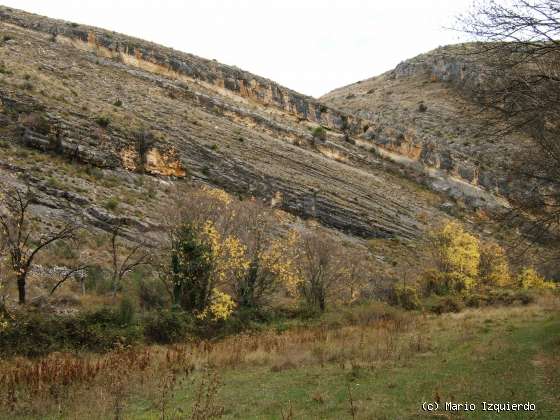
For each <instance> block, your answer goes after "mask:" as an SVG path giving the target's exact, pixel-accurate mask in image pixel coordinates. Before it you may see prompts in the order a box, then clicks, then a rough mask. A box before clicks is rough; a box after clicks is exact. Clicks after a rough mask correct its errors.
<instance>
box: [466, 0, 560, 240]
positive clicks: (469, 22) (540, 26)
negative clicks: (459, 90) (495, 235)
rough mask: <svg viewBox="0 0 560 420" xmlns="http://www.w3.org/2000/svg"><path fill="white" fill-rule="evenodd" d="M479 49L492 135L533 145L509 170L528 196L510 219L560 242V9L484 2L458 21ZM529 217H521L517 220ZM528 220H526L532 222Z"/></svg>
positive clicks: (475, 51)
mask: <svg viewBox="0 0 560 420" xmlns="http://www.w3.org/2000/svg"><path fill="white" fill-rule="evenodd" d="M459 28H460V29H461V30H462V31H464V32H466V33H468V34H470V35H472V36H473V37H474V39H475V40H477V41H485V42H484V43H480V44H477V45H476V48H472V49H471V50H470V51H471V53H470V55H471V58H472V59H473V60H472V61H473V62H476V63H477V64H479V69H480V71H481V77H479V78H478V83H475V84H473V85H472V86H471V87H472V88H473V92H472V93H473V96H474V97H475V98H476V99H478V101H479V102H480V104H482V105H483V107H484V108H485V109H487V110H491V111H492V112H491V113H488V114H486V115H487V116H489V115H496V116H497V121H495V124H493V123H492V121H490V124H488V125H489V127H492V131H493V134H494V135H498V136H499V135H504V134H508V133H520V132H522V133H525V134H526V135H528V136H529V138H530V140H531V141H532V143H533V147H532V149H531V151H530V153H526V152H525V153H524V154H523V155H522V156H520V157H519V158H518V159H517V160H516V162H513V163H512V164H511V165H510V167H509V168H508V169H509V170H511V173H512V176H513V177H514V179H515V178H521V179H525V180H527V181H529V182H528V183H529V185H531V187H530V188H528V189H526V190H525V191H524V192H520V193H518V194H514V195H513V196H511V197H510V198H511V200H512V203H513V204H514V207H515V210H516V211H515V212H513V213H512V214H511V215H512V216H514V217H515V218H517V219H518V220H520V221H523V223H526V221H527V220H530V223H529V224H528V225H526V229H525V232H526V233H527V234H529V235H530V236H532V237H533V238H534V239H549V240H550V239H552V240H555V241H557V240H558V239H559V234H560V40H559V37H560V4H559V3H558V1H557V0H534V1H528V0H513V1H507V2H506V1H495V0H487V1H479V2H477V3H475V6H474V7H473V9H472V11H471V12H470V13H469V14H467V15H464V16H461V17H460V18H459ZM519 216H523V217H519ZM527 216H528V217H527Z"/></svg>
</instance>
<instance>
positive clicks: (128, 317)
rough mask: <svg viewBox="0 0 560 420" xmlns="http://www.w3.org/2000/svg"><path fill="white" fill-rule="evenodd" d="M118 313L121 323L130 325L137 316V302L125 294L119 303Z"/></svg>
mask: <svg viewBox="0 0 560 420" xmlns="http://www.w3.org/2000/svg"><path fill="white" fill-rule="evenodd" d="M118 315H119V320H120V322H121V324H123V325H130V324H132V323H133V321H134V318H135V317H136V304H135V302H133V301H132V299H130V297H128V296H125V297H124V298H122V300H121V301H120V303H119V308H118Z"/></svg>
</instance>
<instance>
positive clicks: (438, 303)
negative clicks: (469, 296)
mask: <svg viewBox="0 0 560 420" xmlns="http://www.w3.org/2000/svg"><path fill="white" fill-rule="evenodd" d="M428 308H429V310H430V311H431V312H433V313H435V314H444V313H448V312H461V310H462V309H463V302H462V301H461V299H460V298H459V297H457V296H445V297H442V298H437V299H436V300H435V301H433V302H432V303H431V304H430V305H428Z"/></svg>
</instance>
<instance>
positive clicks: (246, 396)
mask: <svg viewBox="0 0 560 420" xmlns="http://www.w3.org/2000/svg"><path fill="white" fill-rule="evenodd" d="M409 333H410V332H409ZM421 334H422V336H424V334H425V343H424V344H420V345H419V347H418V348H417V349H414V350H418V351H414V352H410V353H406V354H400V356H401V357H396V358H393V357H389V358H388V359H387V360H384V361H375V362H373V363H371V364H369V365H366V364H364V360H363V359H360V357H359V355H357V357H356V360H355V361H352V360H349V361H344V362H340V363H329V362H327V363H325V364H324V365H323V366H321V365H320V364H319V363H311V364H302V365H300V366H297V367H291V365H288V366H287V367H286V368H285V369H282V370H280V371H278V369H277V368H276V369H275V368H274V366H275V365H274V364H272V368H271V366H267V365H266V364H264V365H263V366H257V367H243V368H238V369H235V368H234V369H227V370H224V371H223V372H222V374H223V385H222V388H221V390H220V392H219V394H218V398H219V400H220V402H221V404H223V406H224V407H225V411H224V415H225V418H242V419H249V418H254V419H262V418H270V419H274V418H282V415H283V414H284V418H286V417H287V416H288V413H289V412H290V411H291V413H292V416H293V417H292V418H351V417H352V406H353V407H354V410H353V411H354V414H355V418H380V419H383V418H386V419H395V418H414V417H427V418H430V413H427V412H423V411H422V409H421V404H422V402H424V401H436V400H439V401H441V402H445V401H453V402H472V403H475V404H477V406H478V407H480V408H481V407H482V401H487V402H532V403H534V404H535V405H536V410H535V412H532V413H531V412H517V413H505V414H504V413H502V414H501V416H506V415H507V417H508V418H540V419H542V418H550V419H555V418H559V416H560V401H559V399H558V395H559V391H560V316H559V315H558V313H556V314H553V313H551V312H548V311H543V310H540V309H537V308H535V307H530V308H515V309H489V310H479V311H472V312H465V313H462V314H456V315H447V316H443V317H441V318H435V319H430V320H427V321H426V322H425V324H424V325H423V326H422V332H421ZM350 394H351V396H352V400H353V403H352V405H351V403H350ZM191 402H192V394H191V393H189V390H188V389H185V388H184V389H180V390H178V392H177V393H176V397H175V398H174V400H173V404H174V405H175V406H176V407H187V406H189V404H190V403H191ZM128 414H129V415H130V417H131V418H145V419H156V418H159V417H158V413H157V412H156V411H155V410H150V409H149V404H147V403H146V401H143V400H141V399H137V400H133V401H132V402H131V404H130V407H129V409H128ZM453 414H455V415H453ZM432 417H434V418H436V417H444V418H451V417H453V418H462V417H468V418H496V417H498V415H497V413H495V412H483V411H480V410H477V411H475V412H464V411H463V412H460V413H449V412H442V411H439V412H437V413H436V415H434V416H432Z"/></svg>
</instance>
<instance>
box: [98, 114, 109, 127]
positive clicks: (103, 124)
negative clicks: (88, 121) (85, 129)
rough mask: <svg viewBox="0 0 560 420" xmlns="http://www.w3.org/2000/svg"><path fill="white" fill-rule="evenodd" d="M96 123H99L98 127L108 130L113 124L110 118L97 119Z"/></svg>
mask: <svg viewBox="0 0 560 420" xmlns="http://www.w3.org/2000/svg"><path fill="white" fill-rule="evenodd" d="M95 122H96V123H97V125H99V126H100V127H103V128H107V127H109V124H111V120H110V119H109V118H108V117H97V118H96V119H95Z"/></svg>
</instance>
